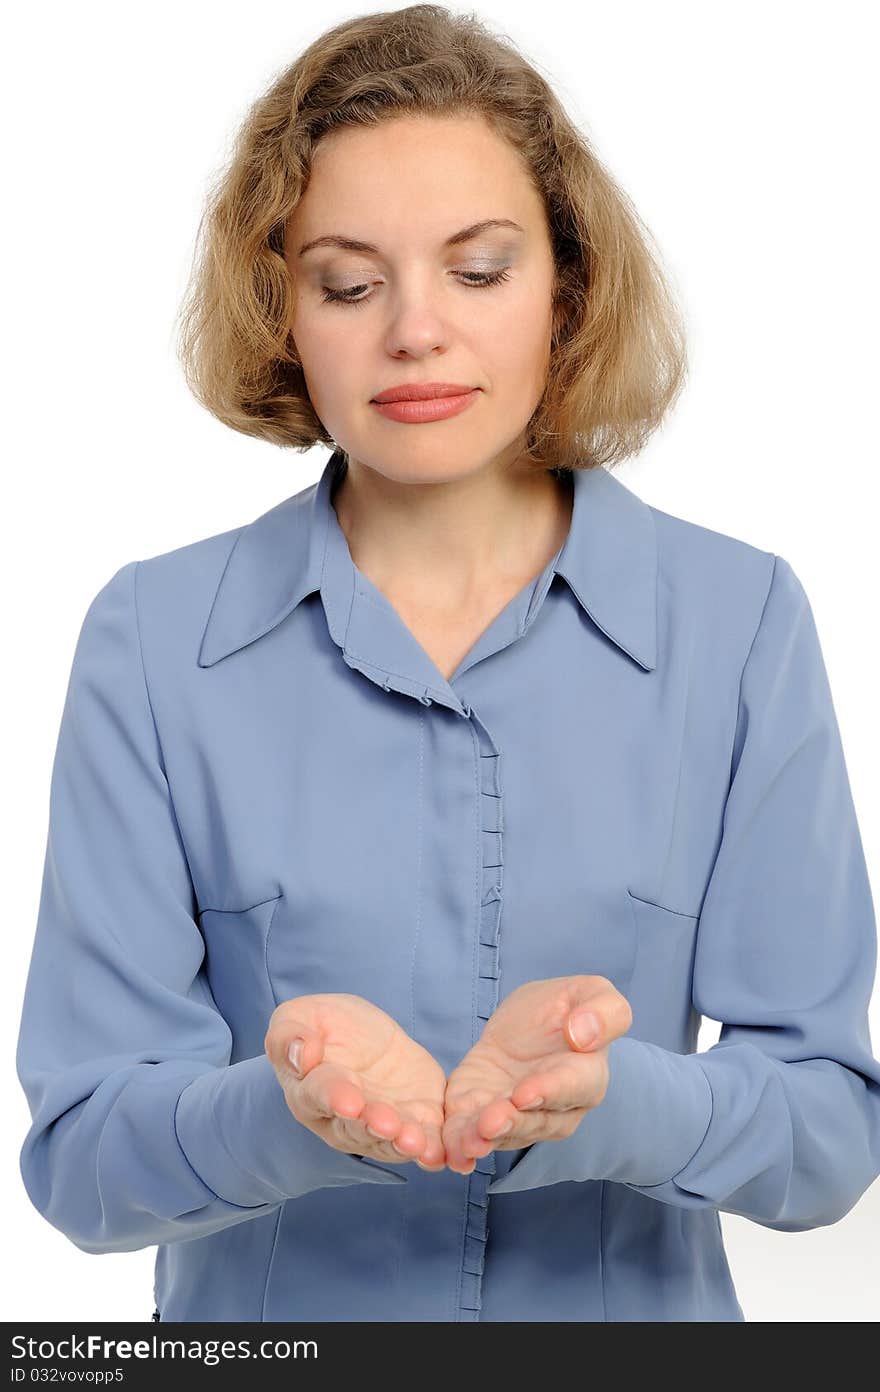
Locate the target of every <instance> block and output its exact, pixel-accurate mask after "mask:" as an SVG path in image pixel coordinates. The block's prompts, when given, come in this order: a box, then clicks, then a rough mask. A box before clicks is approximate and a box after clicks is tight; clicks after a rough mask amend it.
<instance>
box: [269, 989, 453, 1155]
mask: <svg viewBox="0 0 880 1392" xmlns="http://www.w3.org/2000/svg"><path fill="white" fill-rule="evenodd" d="M281 1009H282V1010H283V1011H284V1012H289V1013H290V1014H292V1015H294V1016H295V1018H296V1019H298V1020H299V1021H301V1022H302V1023H303V1024H307V1025H309V1026H311V1028H312V1029H315V1030H318V1031H319V1032H320V1034H321V1035H322V1037H323V1041H324V1045H323V1057H322V1058H321V1061H320V1062H319V1063H317V1064H316V1065H315V1066H314V1067H313V1068H311V1069H310V1071H309V1073H308V1074H307V1077H306V1079H305V1081H304V1083H301V1084H295V1085H293V1087H290V1086H289V1085H288V1088H286V1089H285V1090H286V1091H288V1094H289V1105H290V1106H291V1110H292V1111H293V1113H294V1115H295V1116H296V1115H299V1111H300V1108H299V1106H298V1101H297V1098H298V1092H299V1089H301V1088H306V1089H307V1091H308V1096H309V1099H310V1101H311V1102H312V1104H313V1105H314V1106H316V1107H317V1109H318V1110H319V1111H320V1112H321V1113H323V1116H321V1117H320V1118H319V1119H318V1120H315V1119H312V1120H311V1122H310V1124H311V1126H312V1129H314V1130H315V1131H316V1133H317V1134H318V1135H320V1136H321V1138H322V1139H323V1140H325V1141H327V1142H328V1143H330V1144H332V1145H333V1146H335V1147H336V1148H337V1149H339V1150H345V1151H348V1152H349V1153H352V1154H362V1153H364V1151H365V1149H366V1148H367V1145H366V1143H365V1136H364V1128H365V1127H367V1128H373V1132H374V1133H375V1132H378V1133H379V1135H378V1137H377V1139H379V1140H380V1141H381V1142H382V1144H380V1145H379V1146H374V1145H373V1144H372V1142H369V1152H370V1154H371V1155H377V1156H378V1158H382V1159H385V1160H389V1161H397V1162H399V1161H400V1158H401V1154H403V1155H405V1157H407V1158H410V1159H415V1158H419V1157H420V1158H421V1159H422V1160H423V1161H425V1162H426V1167H432V1168H433V1167H437V1166H442V1162H443V1159H444V1156H443V1149H442V1143H441V1139H440V1137H441V1130H442V1126H443V1119H444V1111H443V1097H444V1091H445V1086H446V1077H445V1074H444V1072H443V1069H442V1067H441V1065H440V1064H439V1063H438V1062H437V1060H436V1059H435V1058H434V1057H433V1055H432V1054H430V1053H429V1052H428V1050H427V1049H424V1048H423V1047H422V1045H421V1044H418V1043H417V1042H416V1041H415V1040H414V1039H412V1038H411V1037H410V1036H409V1035H408V1034H407V1033H406V1031H405V1030H403V1029H402V1028H401V1027H400V1025H399V1024H398V1023H397V1021H396V1020H395V1019H393V1018H392V1017H391V1016H390V1015H388V1014H386V1012H385V1011H384V1010H380V1008H379V1007H378V1006H376V1005H373V1004H372V1002H370V1001H368V1000H364V999H363V997H361V996H355V995H348V994H345V993H333V994H331V993H328V994H325V995H312V996H300V997H297V998H296V999H294V1000H292V1001H288V1002H285V1005H284V1006H283V1007H281ZM300 1119H304V1117H300ZM371 1134H372V1133H371ZM395 1142H396V1148H395Z"/></svg>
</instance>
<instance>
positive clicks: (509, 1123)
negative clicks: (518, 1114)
mask: <svg viewBox="0 0 880 1392" xmlns="http://www.w3.org/2000/svg"><path fill="white" fill-rule="evenodd" d="M512 1130H513V1122H512V1121H505V1123H504V1125H503V1126H502V1127H501V1129H500V1131H496V1132H494V1134H493V1135H491V1136H490V1137H489V1139H490V1141H497V1139H498V1137H499V1136H506V1135H507V1133H508V1131H512Z"/></svg>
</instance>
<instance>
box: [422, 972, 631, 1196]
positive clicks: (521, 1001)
mask: <svg viewBox="0 0 880 1392" xmlns="http://www.w3.org/2000/svg"><path fill="white" fill-rule="evenodd" d="M579 980H580V979H579V978H577V977H555V978H551V979H550V980H546V981H530V982H527V983H526V984H525V985H524V986H521V987H519V988H518V989H517V990H515V991H512V992H511V994H510V995H509V996H507V997H506V999H505V1000H504V1001H502V1003H501V1004H500V1005H499V1007H498V1009H497V1010H496V1011H495V1013H494V1014H493V1015H492V1017H491V1019H490V1020H488V1021H487V1022H486V1025H485V1027H484V1029H483V1034H482V1036H481V1038H480V1039H479V1040H478V1041H477V1043H476V1044H475V1045H474V1046H473V1048H472V1049H470V1050H469V1051H468V1053H467V1054H465V1056H464V1058H463V1059H462V1060H461V1062H460V1063H459V1064H458V1066H457V1067H456V1068H455V1069H453V1071H452V1073H450V1075H449V1077H448V1079H447V1082H446V1098H445V1110H446V1120H445V1123H444V1127H443V1143H444V1145H445V1147H446V1152H447V1160H448V1163H450V1164H453V1165H454V1166H455V1167H456V1168H464V1169H466V1170H468V1171H469V1170H470V1169H472V1168H473V1165H472V1163H471V1161H472V1160H473V1158H475V1157H478V1156H483V1155H487V1154H488V1153H489V1151H490V1150H495V1149H509V1148H511V1146H512V1147H514V1148H518V1147H520V1146H522V1145H528V1144H530V1141H529V1133H530V1131H531V1132H534V1134H535V1135H537V1134H538V1133H540V1135H541V1136H542V1137H546V1138H551V1139H562V1138H564V1137H565V1136H569V1135H571V1133H572V1132H573V1131H574V1130H575V1128H576V1127H577V1126H578V1124H579V1123H580V1121H581V1118H582V1117H583V1116H584V1115H585V1114H586V1112H587V1111H588V1110H589V1105H593V1101H592V1100H590V1102H589V1105H583V1106H578V1105H575V1104H574V1102H573V1101H572V1099H593V1098H595V1099H596V1100H597V1101H598V1100H601V1097H602V1096H603V1095H604V1088H605V1086H606V1085H607V1076H608V1075H607V1061H606V1059H607V1051H606V1050H599V1051H596V1052H594V1053H589V1054H584V1053H579V1052H576V1051H574V1050H573V1049H572V1045H571V1043H570V1042H569V1039H568V1036H567V1034H566V1032H565V1024H566V1021H567V1019H568V1017H569V1015H570V1013H571V1012H572V1010H573V1009H575V1008H576V1006H577V1005H578V1004H579V1003H580V998H579V995H578V994H577V991H578V985H579ZM538 1097H544V1098H546V1099H547V1102H548V1106H552V1105H554V1104H555V1105H558V1106H559V1108H560V1109H559V1110H558V1111H555V1112H554V1111H552V1110H551V1111H547V1110H544V1111H539V1112H537V1113H532V1112H529V1111H525V1112H522V1113H518V1114H517V1115H516V1125H515V1128H514V1133H513V1136H512V1137H511V1139H510V1140H509V1141H507V1142H505V1140H504V1138H503V1137H502V1138H499V1139H498V1140H493V1139H492V1137H493V1133H494V1132H496V1131H497V1129H498V1127H499V1126H500V1125H501V1124H502V1122H504V1121H505V1120H509V1119H510V1118H511V1113H512V1108H514V1109H515V1108H519V1107H522V1106H524V1105H525V1104H527V1103H529V1102H530V1101H532V1099H534V1098H538ZM566 1099H567V1100H566Z"/></svg>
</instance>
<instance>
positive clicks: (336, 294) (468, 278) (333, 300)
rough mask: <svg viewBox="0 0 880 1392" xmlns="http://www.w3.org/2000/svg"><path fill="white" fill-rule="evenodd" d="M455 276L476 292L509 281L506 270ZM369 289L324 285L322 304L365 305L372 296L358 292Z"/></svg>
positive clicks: (463, 273)
mask: <svg viewBox="0 0 880 1392" xmlns="http://www.w3.org/2000/svg"><path fill="white" fill-rule="evenodd" d="M456 274H457V275H459V276H461V277H462V283H463V284H464V285H469V286H471V287H473V288H474V289H477V290H482V289H484V288H486V287H487V286H489V285H500V284H501V282H502V281H505V280H509V279H510V276H509V274H508V272H507V269H506V268H505V269H503V270H500V271H457V272H456ZM369 288H370V287H369V285H352V286H349V287H348V288H347V289H345V290H331V289H330V287H329V286H327V285H325V286H324V297H323V300H322V303H323V304H347V305H362V304H366V303H367V300H370V299H372V295H362V294H360V291H362V290H369Z"/></svg>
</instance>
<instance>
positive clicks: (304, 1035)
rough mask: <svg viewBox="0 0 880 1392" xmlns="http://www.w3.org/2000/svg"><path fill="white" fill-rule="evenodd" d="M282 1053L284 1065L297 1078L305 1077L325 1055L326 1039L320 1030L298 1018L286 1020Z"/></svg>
mask: <svg viewBox="0 0 880 1392" xmlns="http://www.w3.org/2000/svg"><path fill="white" fill-rule="evenodd" d="M285 1026H286V1027H285V1033H284V1040H283V1041H282V1046H281V1048H282V1054H283V1060H284V1066H285V1067H286V1068H288V1069H289V1070H290V1072H291V1073H293V1075H294V1077H296V1078H304V1077H305V1076H306V1074H307V1073H310V1072H311V1070H312V1069H313V1068H314V1067H315V1066H316V1065H317V1064H318V1063H320V1062H321V1059H322V1058H323V1056H324V1039H323V1036H322V1035H321V1034H320V1033H319V1032H318V1030H315V1029H312V1028H311V1027H310V1026H309V1025H302V1024H299V1022H298V1021H296V1020H289V1021H285Z"/></svg>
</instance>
